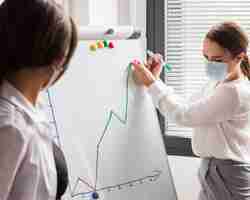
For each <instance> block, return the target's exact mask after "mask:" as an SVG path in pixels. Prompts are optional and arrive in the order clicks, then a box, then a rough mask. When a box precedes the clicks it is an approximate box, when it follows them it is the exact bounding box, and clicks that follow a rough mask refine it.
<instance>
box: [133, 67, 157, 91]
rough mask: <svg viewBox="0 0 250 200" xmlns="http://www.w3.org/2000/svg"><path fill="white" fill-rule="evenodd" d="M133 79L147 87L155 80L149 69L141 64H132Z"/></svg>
mask: <svg viewBox="0 0 250 200" xmlns="http://www.w3.org/2000/svg"><path fill="white" fill-rule="evenodd" d="M133 66H134V67H133V75H134V80H135V82H136V83H137V84H139V85H145V86H146V87H149V86H150V85H151V84H152V83H153V82H154V81H155V80H156V78H155V76H154V75H153V74H152V72H151V71H149V69H148V68H147V67H146V66H145V65H143V64H133Z"/></svg>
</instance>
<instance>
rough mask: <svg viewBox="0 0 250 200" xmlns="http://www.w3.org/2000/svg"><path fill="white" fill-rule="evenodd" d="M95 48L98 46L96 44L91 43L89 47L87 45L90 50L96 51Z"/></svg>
mask: <svg viewBox="0 0 250 200" xmlns="http://www.w3.org/2000/svg"><path fill="white" fill-rule="evenodd" d="M97 48H98V46H97V45H96V44H91V45H90V47H89V49H90V50H91V51H96V50H97Z"/></svg>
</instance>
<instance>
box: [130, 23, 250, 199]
mask: <svg viewBox="0 0 250 200" xmlns="http://www.w3.org/2000/svg"><path fill="white" fill-rule="evenodd" d="M247 48H248V38H247V36H246V34H245V33H244V31H243V30H242V29H241V28H240V26H239V25H237V24H236V23H234V22H225V23H221V24H218V25H216V26H214V27H212V28H211V30H210V31H209V32H208V33H207V35H206V37H205V39H204V42H203V55H204V57H205V58H206V60H207V61H206V72H207V75H208V77H209V78H210V79H211V82H210V83H209V84H208V85H207V87H204V88H203V89H202V90H201V91H200V92H198V93H197V94H195V95H193V96H192V97H191V99H189V100H186V101H185V100H182V99H181V98H180V97H179V96H178V95H176V94H175V92H174V90H173V88H171V87H169V86H166V85H165V84H164V83H163V82H162V81H161V80H160V79H159V74H160V72H161V70H162V67H161V56H160V55H155V56H154V57H153V58H152V59H150V60H149V61H148V63H147V64H146V65H137V64H135V65H134V75H135V77H136V79H137V82H139V83H141V84H143V85H145V86H147V87H148V92H149V94H150V95H151V96H152V99H153V102H154V104H155V105H156V107H157V108H158V109H159V110H160V111H161V113H162V114H169V115H168V116H170V117H171V118H172V119H173V120H174V121H175V122H176V123H177V124H179V125H181V126H187V127H192V128H193V138H192V147H193V150H194V152H195V154H196V155H197V156H199V157H201V158H203V159H202V163H201V167H200V170H199V179H200V182H201V186H202V191H201V192H200V197H199V198H200V200H250V82H249V79H250V65H249V61H248V56H247Z"/></svg>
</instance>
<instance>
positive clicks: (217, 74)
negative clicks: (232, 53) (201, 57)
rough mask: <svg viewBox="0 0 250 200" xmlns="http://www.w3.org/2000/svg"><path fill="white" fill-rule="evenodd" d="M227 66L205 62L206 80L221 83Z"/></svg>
mask: <svg viewBox="0 0 250 200" xmlns="http://www.w3.org/2000/svg"><path fill="white" fill-rule="evenodd" d="M227 67H228V65H227V64H226V63H223V62H216V61H207V62H206V74H207V76H208V78H210V79H211V80H215V81H222V80H224V79H225V78H226V75H227Z"/></svg>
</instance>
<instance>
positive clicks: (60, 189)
mask: <svg viewBox="0 0 250 200" xmlns="http://www.w3.org/2000/svg"><path fill="white" fill-rule="evenodd" d="M53 153H54V158H55V164H56V171H57V193H56V200H60V199H61V197H62V195H63V194H64V193H65V191H66V189H67V186H68V183H69V177H68V168H67V164H66V160H65V157H64V155H63V152H62V150H61V149H60V148H59V147H58V146H57V145H56V144H55V143H53Z"/></svg>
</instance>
